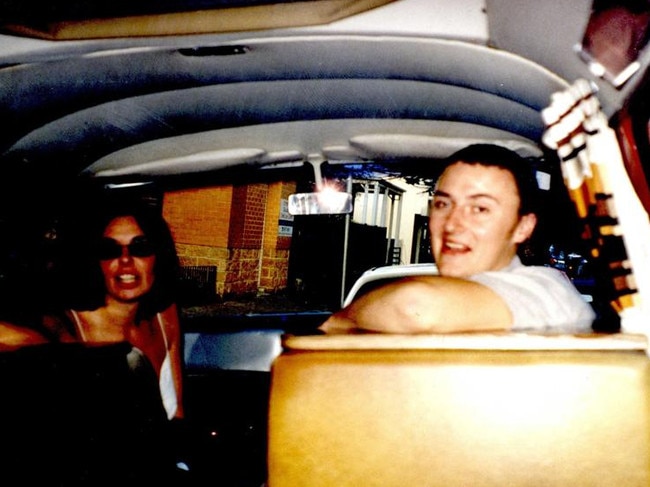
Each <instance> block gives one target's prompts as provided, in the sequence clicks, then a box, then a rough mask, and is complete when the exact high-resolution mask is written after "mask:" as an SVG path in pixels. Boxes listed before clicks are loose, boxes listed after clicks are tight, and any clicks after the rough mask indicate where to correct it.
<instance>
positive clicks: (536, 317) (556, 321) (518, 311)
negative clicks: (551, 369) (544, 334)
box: [471, 266, 595, 333]
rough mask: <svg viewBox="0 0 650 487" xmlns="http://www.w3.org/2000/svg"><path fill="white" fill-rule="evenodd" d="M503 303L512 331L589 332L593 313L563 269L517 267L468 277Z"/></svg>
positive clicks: (593, 316)
mask: <svg viewBox="0 0 650 487" xmlns="http://www.w3.org/2000/svg"><path fill="white" fill-rule="evenodd" d="M471 280H472V281H475V282H478V283H481V284H483V285H485V286H487V287H489V288H490V289H492V290H493V291H494V292H495V293H497V294H498V295H499V296H501V298H502V299H503V300H504V301H505V302H506V304H507V306H508V307H509V309H510V312H511V313H512V317H513V322H512V330H513V331H556V332H563V333H578V332H585V331H591V329H592V328H591V325H592V323H593V321H594V319H595V313H594V310H593V308H592V307H591V305H590V304H589V303H588V302H587V301H585V299H584V298H583V297H582V296H581V294H580V293H579V292H578V290H577V289H576V288H575V287H574V285H573V283H572V282H571V281H570V280H569V278H568V277H567V276H566V274H564V273H563V272H561V271H559V270H557V269H554V268H551V267H543V266H520V267H519V268H517V269H515V270H513V271H511V272H503V271H501V272H484V273H482V274H477V275H475V276H472V277H471Z"/></svg>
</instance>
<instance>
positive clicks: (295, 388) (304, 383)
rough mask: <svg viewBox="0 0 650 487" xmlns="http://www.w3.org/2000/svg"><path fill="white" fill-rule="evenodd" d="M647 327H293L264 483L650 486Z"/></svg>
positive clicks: (276, 378) (279, 373)
mask: <svg viewBox="0 0 650 487" xmlns="http://www.w3.org/2000/svg"><path fill="white" fill-rule="evenodd" d="M649 401H650V361H649V360H648V357H647V355H646V345H645V339H644V338H640V337H627V336H623V335H616V336H605V337H596V336H594V337H573V336H555V337H539V336H537V337H535V336H528V337H524V336H517V335H503V336H495V335H467V336H463V335H455V336H451V335H447V336H411V337H406V336H401V337H400V336H386V335H349V336H348V335H345V336H313V337H289V338H288V339H287V340H286V341H285V351H284V353H283V354H282V355H281V356H280V357H279V358H278V359H277V360H276V362H275V364H274V366H273V371H272V387H271V399H270V416H269V454H268V455H269V456H268V462H269V482H268V485H269V487H285V486H290V487H299V486H310V487H319V486H323V487H344V486H361V485H363V486H364V487H368V486H400V487H401V486H427V487H434V486H441V487H442V486H444V487H450V486H467V485H471V486H473V487H487V486H490V487H492V486H494V487H496V486H500V487H502V486H504V485H507V486H509V487H512V486H534V485H544V486H546V487H551V486H567V485H572V486H591V487H593V486H612V485H625V486H626V487H630V486H647V485H650V424H649V420H650V402H649Z"/></svg>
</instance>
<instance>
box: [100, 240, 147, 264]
mask: <svg viewBox="0 0 650 487" xmlns="http://www.w3.org/2000/svg"><path fill="white" fill-rule="evenodd" d="M125 247H126V249H127V250H128V251H129V255H130V256H131V257H151V256H152V255H154V253H155V250H156V249H155V247H154V244H153V243H151V241H150V240H149V239H148V238H147V237H144V236H141V237H134V238H133V240H131V243H130V244H128V245H121V244H119V243H117V241H115V240H113V239H112V238H103V239H102V240H101V242H100V243H99V247H98V248H97V255H98V257H99V260H111V259H119V258H120V257H122V253H123V252H124V248H125Z"/></svg>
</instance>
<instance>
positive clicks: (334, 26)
mask: <svg viewBox="0 0 650 487" xmlns="http://www.w3.org/2000/svg"><path fill="white" fill-rule="evenodd" d="M628 3H629V2H606V1H601V0H594V1H592V0H574V1H572V2H562V1H546V2H536V1H533V0H516V1H515V0H431V1H428V0H424V1H423V0H308V1H306V2H292V1H286V2H281V1H252V0H250V1H247V0H243V1H242V0H238V1H214V2H211V1H202V2H199V1H190V2H175V1H171V0H170V1H169V2H163V3H160V2H159V3H155V4H154V3H153V2H144V3H143V2H140V3H138V5H137V6H136V5H126V4H125V3H124V2H112V3H110V4H105V5H100V4H99V3H98V2H90V3H88V2H86V3H82V2H74V1H71V0H68V1H61V2H54V3H51V4H48V5H47V6H45V5H43V4H41V3H39V2H31V1H29V0H27V1H24V2H4V3H3V4H2V5H0V29H1V32H2V33H1V34H0V111H1V113H2V115H3V120H4V129H3V130H2V132H0V184H1V185H2V187H1V188H0V194H1V195H2V200H1V202H0V225H1V226H2V234H3V239H2V243H1V244H0V249H1V253H0V293H2V296H3V297H2V298H1V299H0V302H1V303H2V304H1V306H0V312H1V313H2V315H1V316H0V318H3V319H12V318H14V317H16V316H19V317H20V316H23V315H24V314H25V312H27V311H32V310H35V309H37V307H34V306H33V305H32V303H33V302H34V301H35V300H36V301H38V300H43V299H47V298H48V296H47V291H48V290H47V287H46V286H45V284H44V283H45V282H46V281H45V276H46V274H47V269H48V267H47V263H48V262H51V259H55V258H56V254H55V251H56V245H57V228H58V227H57V225H58V219H59V215H60V213H61V211H62V209H63V208H65V207H67V206H68V205H70V204H72V205H75V204H76V205H83V204H84V201H77V200H75V199H74V198H75V193H74V191H73V189H74V188H75V187H76V186H77V185H78V184H79V182H80V181H92V182H93V183H96V184H99V185H100V186H102V187H103V188H104V189H105V190H107V191H142V194H143V197H147V198H153V202H154V204H156V205H158V206H159V208H160V210H161V211H162V213H163V215H164V216H165V218H166V219H167V221H168V222H169V224H170V227H171V230H172V233H173V235H174V238H175V242H176V245H177V251H178V254H179V257H180V259H181V264H182V266H183V276H182V277H183V279H182V283H181V284H182V286H181V294H180V295H179V305H180V311H181V319H182V327H183V333H184V337H185V356H184V360H185V373H186V401H187V406H186V409H187V415H188V424H189V425H190V426H189V428H188V438H187V445H188V446H187V450H186V451H187V458H186V459H185V460H186V461H187V463H188V465H189V466H190V468H191V469H192V470H193V472H194V473H195V474H196V478H197V481H198V482H205V483H207V482H211V481H215V480H219V481H221V482H222V484H221V485H232V486H260V485H262V484H264V483H265V482H266V480H267V462H266V459H267V457H266V455H267V451H266V447H267V411H268V402H269V395H270V390H271V370H272V367H273V363H274V360H275V359H276V358H277V357H278V356H279V355H280V354H281V353H282V350H283V348H282V347H283V342H282V337H283V336H287V335H291V336H301V335H302V336H304V335H315V334H318V330H317V329H318V326H319V325H320V324H321V323H322V322H323V321H324V320H325V319H326V318H327V316H329V314H330V313H332V312H333V311H335V310H337V309H339V308H340V307H341V306H342V305H344V304H347V303H348V302H349V301H350V300H351V299H352V297H353V296H355V295H356V293H357V291H358V290H359V287H360V285H361V284H362V283H363V282H364V281H367V280H368V279H369V276H370V277H371V278H373V279H374V277H376V276H377V275H378V274H377V272H378V271H377V270H375V271H371V273H370V274H367V273H366V271H368V270H369V269H379V268H382V269H383V268H385V267H386V266H393V265H395V266H397V267H395V268H393V269H392V271H393V272H392V274H391V276H390V277H391V278H395V277H398V276H399V275H402V274H401V269H404V268H409V269H413V268H425V269H426V270H427V272H429V270H431V269H433V268H434V264H433V263H432V258H431V255H430V252H429V248H428V229H427V218H426V214H427V206H428V200H429V197H430V195H431V186H432V184H433V182H434V181H435V179H436V177H437V175H438V174H439V172H440V162H441V161H442V160H443V159H444V158H445V157H446V156H448V155H450V154H451V153H452V152H454V151H455V150H457V149H459V148H462V147H464V146H467V145H469V144H471V143H475V142H487V143H493V144H497V145H502V146H505V147H508V148H511V149H513V150H515V151H516V152H518V153H519V154H520V155H522V156H524V157H525V158H526V159H527V160H528V161H530V163H531V164H534V165H535V168H536V170H537V174H538V181H539V182H540V186H541V187H543V189H545V192H546V194H547V196H548V198H547V201H548V203H547V205H546V206H545V208H544V214H543V215H541V224H540V231H539V232H538V234H537V235H536V237H535V239H534V240H533V242H531V245H530V246H529V248H528V249H527V252H528V253H527V255H526V257H527V258H528V260H529V261H530V262H535V263H541V264H544V265H549V266H555V267H559V268H563V270H565V271H566V272H567V274H568V275H569V276H570V277H571V278H572V279H573V280H574V283H575V284H576V285H577V286H578V287H579V288H580V290H581V292H583V294H584V295H585V296H587V297H588V300H589V301H590V302H591V303H592V305H593V306H594V308H595V309H596V311H597V314H598V319H597V321H596V322H595V324H594V331H597V332H606V333H619V332H621V331H623V332H626V333H628V332H629V333H641V334H644V333H645V332H646V331H647V325H646V324H645V320H644V316H645V311H644V310H645V307H646V306H647V304H645V303H646V302H647V293H648V292H650V289H649V288H650V283H648V276H647V275H646V274H647V273H644V272H643V269H645V267H646V265H647V264H648V262H647V260H648V250H647V249H648V246H647V242H648V238H650V237H649V235H648V233H649V229H650V225H648V221H647V213H648V208H650V192H649V186H648V183H647V178H648V175H647V171H648V161H650V159H649V158H650V143H649V140H648V139H649V135H648V134H649V130H648V127H649V126H648V120H649V116H650V113H649V109H648V102H647V100H648V99H650V97H649V96H648V89H649V88H648V80H647V73H646V70H647V66H648V61H649V60H650V51H648V49H647V47H646V45H645V42H646V41H647V38H648V20H647V18H648V7H647V6H645V4H644V5H642V6H639V9H636V8H635V7H629V6H628V5H627V4H628ZM618 4H620V5H618ZM612 5H614V6H620V7H621V9H622V11H623V12H624V13H626V14H627V17H625V19H626V20H624V21H623V24H622V25H624V26H625V27H626V29H627V28H629V30H630V34H629V36H628V37H626V38H625V39H623V30H621V29H619V30H618V32H620V33H621V35H620V36H612V35H606V34H603V30H598V29H597V27H598V26H599V25H600V26H601V27H602V28H603V29H604V30H606V29H607V28H609V27H611V25H612V23H611V22H614V21H615V20H611V21H610V22H607V21H606V22H603V23H599V21H600V19H601V18H602V17H601V14H602V13H603V12H609V11H610V10H606V9H605V7H610V6H612ZM615 11H616V12H619V11H620V9H617V10H615ZM597 21H598V22H597ZM632 28H634V30H633V29H632ZM625 33H626V35H627V31H625ZM626 39H627V40H629V41H630V42H631V41H635V42H636V40H637V39H639V42H638V43H636V44H631V45H630V46H629V49H628V51H629V56H628V55H627V54H626V56H627V57H625V59H624V61H623V62H622V65H620V63H619V61H620V56H614V60H613V61H612V60H611V59H610V58H609V56H610V55H611V52H612V49H613V48H614V47H613V46H614V45H615V44H617V43H618V42H619V41H621V42H622V41H624V40H626ZM617 52H621V51H620V49H619V51H617ZM626 52H627V51H626ZM575 107H579V108H580V110H582V108H584V110H583V111H579V112H571V110H572V109H573V108H575ZM581 117H582V118H581ZM576 161H578V162H576ZM585 161H587V166H588V167H592V168H597V169H598V170H597V171H595V174H593V173H590V172H589V171H588V170H586V169H584V163H585ZM580 164H583V166H580ZM590 164H591V165H590ZM581 168H582V169H581ZM603 181H604V184H603ZM138 188H139V189H138ZM152 188H154V190H152ZM152 195H153V196H152ZM328 195H329V196H328ZM396 270H397V272H396ZM355 283H356V284H355ZM346 298H347V299H346ZM644 298H645V299H644Z"/></svg>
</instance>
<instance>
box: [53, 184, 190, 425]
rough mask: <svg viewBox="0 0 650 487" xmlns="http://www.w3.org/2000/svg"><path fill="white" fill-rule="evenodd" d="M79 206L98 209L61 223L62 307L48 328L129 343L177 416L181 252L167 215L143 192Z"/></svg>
mask: <svg viewBox="0 0 650 487" xmlns="http://www.w3.org/2000/svg"><path fill="white" fill-rule="evenodd" d="M83 206H84V208H91V209H98V210H99V211H98V212H97V213H98V214H96V215H89V214H87V213H86V214H82V215H80V216H81V217H82V218H83V219H84V221H77V222H76V223H73V225H72V226H71V227H69V228H68V229H65V228H64V229H63V234H62V238H63V239H64V240H63V243H64V245H63V251H62V266H61V268H60V269H59V272H60V281H59V282H61V283H62V285H61V286H59V290H58V294H59V300H60V302H62V303H64V311H63V312H62V313H58V316H57V315H49V316H47V317H46V319H45V321H44V325H45V328H46V329H47V330H48V331H49V333H51V334H52V335H53V336H54V337H55V338H56V339H58V340H59V341H63V342H69V341H82V342H87V343H95V344H101V343H114V342H122V341H127V342H129V343H131V344H132V345H133V346H134V347H136V348H138V349H139V350H140V351H141V352H142V353H144V355H145V356H146V357H147V358H148V359H149V361H150V362H151V363H152V365H153V366H154V369H155V370H156V371H157V373H158V378H159V384H160V392H161V397H162V400H163V404H164V406H165V410H166V411H167V416H168V418H169V419H173V418H182V417H183V404H182V369H181V367H182V366H181V334H180V326H179V320H178V312H177V308H176V305H175V290H176V282H177V281H176V280H177V275H178V257H177V255H176V251H175V246H174V242H173V240H172V237H171V233H170V231H169V228H168V226H167V223H166V222H165V220H164V219H163V217H162V215H161V214H160V210H159V209H158V208H156V207H154V206H152V205H151V204H147V203H146V202H145V201H144V200H142V199H140V198H132V197H129V198H124V199H122V198H119V197H118V198H115V197H111V196H104V197H102V198H100V201H99V203H97V204H96V203H95V202H93V201H90V202H88V201H86V202H85V203H84V205H83ZM66 240H67V241H66Z"/></svg>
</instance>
